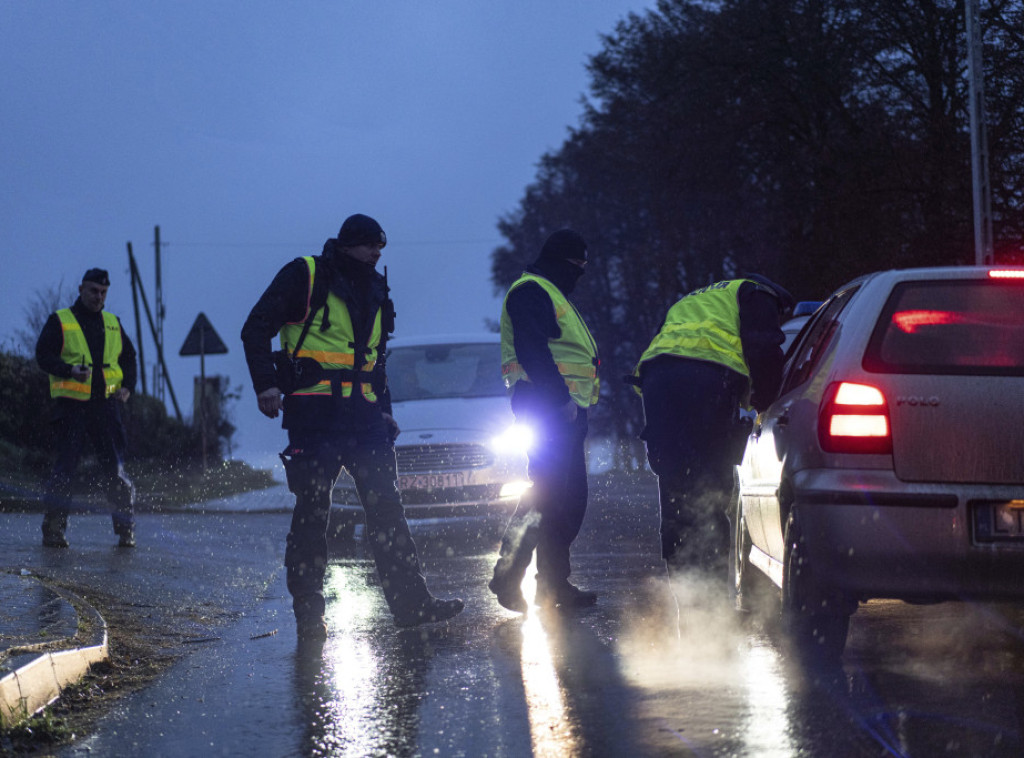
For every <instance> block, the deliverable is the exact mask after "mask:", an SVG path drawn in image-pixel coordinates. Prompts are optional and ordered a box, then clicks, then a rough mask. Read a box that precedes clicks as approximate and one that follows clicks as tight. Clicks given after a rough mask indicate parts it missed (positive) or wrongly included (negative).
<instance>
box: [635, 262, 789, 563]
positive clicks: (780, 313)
mask: <svg viewBox="0 0 1024 758" xmlns="http://www.w3.org/2000/svg"><path fill="white" fill-rule="evenodd" d="M792 307H793V298H792V296H791V295H790V294H789V293H788V292H787V291H786V290H785V289H783V288H782V287H780V286H779V285H777V284H775V283H773V282H771V281H769V280H768V279H766V278H765V277H762V276H760V275H757V274H750V275H746V276H744V277H743V278H740V279H731V280H727V281H721V282H717V283H715V284H712V285H709V286H707V287H702V288H700V289H698V290H695V291H693V292H691V293H690V294H688V295H685V296H684V297H683V298H682V299H680V300H679V301H678V302H677V303H676V304H675V305H673V306H672V307H671V308H670V309H669V311H668V315H667V316H666V317H665V322H664V324H663V325H662V327H661V330H660V331H659V332H658V334H657V335H656V336H655V337H654V339H653V340H652V341H651V344H650V345H649V346H648V348H647V350H646V351H645V352H644V353H643V355H642V356H641V357H640V361H639V363H638V364H637V367H636V371H635V373H634V383H635V384H637V385H638V388H639V391H641V393H642V396H643V406H644V420H645V426H644V430H643V432H642V434H641V437H642V438H643V439H644V441H645V442H646V444H647V459H648V461H649V462H650V465H651V469H652V470H653V471H654V473H655V474H657V475H658V489H659V496H660V501H661V554H662V558H664V560H665V563H666V566H667V568H668V572H669V576H670V577H674V576H677V575H679V574H680V573H682V572H684V571H690V570H698V571H704V572H709V575H710V576H712V577H715V578H716V579H719V580H722V579H724V578H725V577H726V576H727V571H728V557H729V544H730V532H729V521H728V517H727V515H726V513H727V507H728V502H729V497H730V494H731V492H732V488H733V468H734V466H735V465H736V464H737V463H739V461H740V459H741V458H742V454H743V444H744V441H745V439H746V429H747V427H746V426H745V425H744V424H743V423H742V422H741V419H740V411H741V409H746V408H748V407H753V408H754V409H756V410H758V411H760V410H763V409H764V408H766V407H767V406H768V404H769V403H771V402H772V401H773V400H774V399H775V396H776V394H777V393H778V390H779V384H780V382H781V379H782V363H783V355H782V348H781V345H782V342H783V339H784V337H783V334H782V330H781V329H780V323H781V322H782V320H783V319H784V318H785V314H786V313H787V312H788V311H790V310H791V309H792Z"/></svg>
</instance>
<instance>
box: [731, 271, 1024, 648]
mask: <svg viewBox="0 0 1024 758" xmlns="http://www.w3.org/2000/svg"><path fill="white" fill-rule="evenodd" d="M733 524H734V532H735V534H734V537H735V540H734V547H735V549H734V551H733V556H734V560H733V578H734V583H735V588H736V591H737V602H738V605H739V606H740V607H741V608H742V607H743V606H745V605H749V604H750V603H749V602H748V601H749V600H750V598H751V597H752V596H756V594H757V593H756V592H755V590H763V589H764V588H765V587H766V586H767V587H769V588H770V587H772V586H774V587H775V588H777V590H778V593H779V596H780V597H781V601H782V603H781V608H782V614H783V618H784V621H785V622H786V626H787V627H788V628H789V629H790V631H791V633H792V635H793V637H794V639H795V641H796V642H797V643H798V649H799V650H801V651H805V652H806V651H810V652H813V653H816V654H819V655H823V656H829V657H833V658H834V657H838V656H839V655H840V654H841V653H842V650H843V648H844V646H845V642H846V637H847V632H848V629H849V620H850V616H851V615H852V614H853V613H854V612H855V610H856V608H857V606H858V603H860V602H863V601H866V600H868V599H871V598H895V599H901V600H906V601H910V602H934V601H944V600H959V599H968V598H970V599H981V600H1007V599H1020V598H1024V582H1021V579H1020V578H1021V577H1022V576H1024V267H1014V268H1002V269H997V268H982V267H960V268H926V269H911V270H894V271H885V272H879V273H874V274H870V275H868V276H865V277H862V278H860V279H857V280H855V281H853V282H850V283H849V284H847V285H845V286H844V287H841V288H840V289H839V290H838V291H836V292H835V293H834V294H833V295H832V296H831V297H830V298H829V299H828V300H827V301H826V302H825V304H824V305H823V306H822V307H821V308H819V309H818V310H817V311H816V312H815V313H814V315H813V316H811V321H810V322H809V323H808V324H807V326H806V328H804V329H803V331H802V332H801V333H800V335H799V336H798V338H797V341H796V342H795V343H794V345H793V346H792V349H791V350H790V351H789V352H788V353H787V363H786V366H785V370H784V377H783V384H782V388H781V392H780V396H779V398H778V399H777V400H776V401H775V402H774V403H773V404H772V405H771V406H770V407H769V408H768V409H767V410H765V411H764V412H763V413H761V414H759V416H758V417H757V419H756V421H755V423H754V426H753V428H752V431H751V433H750V436H749V438H748V440H747V446H746V450H745V453H744V457H743V461H742V463H741V464H740V466H739V467H738V501H737V504H736V512H735V514H734V520H733ZM764 577H767V578H768V579H770V580H771V582H772V584H771V585H766V584H765V583H764V582H763V579H764ZM759 582H760V584H759Z"/></svg>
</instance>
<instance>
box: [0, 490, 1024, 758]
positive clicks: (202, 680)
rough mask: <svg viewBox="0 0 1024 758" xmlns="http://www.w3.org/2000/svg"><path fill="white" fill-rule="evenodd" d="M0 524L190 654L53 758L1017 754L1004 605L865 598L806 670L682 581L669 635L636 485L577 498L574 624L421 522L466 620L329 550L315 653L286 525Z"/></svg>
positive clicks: (647, 502) (6, 544)
mask: <svg viewBox="0 0 1024 758" xmlns="http://www.w3.org/2000/svg"><path fill="white" fill-rule="evenodd" d="M0 519H2V521H3V528H2V530H0V548H2V549H3V551H4V554H5V556H6V560H5V561H4V563H5V564H6V565H9V566H14V567H22V566H26V567H29V568H31V569H33V570H35V571H37V572H38V573H42V574H49V575H51V576H55V577H60V576H61V575H65V576H74V577H76V579H77V581H78V582H80V583H84V584H88V583H90V582H93V583H95V584H96V585H97V586H98V587H102V588H103V590H104V592H106V593H107V594H109V595H114V596H119V597H122V598H124V599H125V600H126V601H127V602H129V603H131V604H134V605H135V606H136V607H137V608H138V610H139V612H140V613H146V614H149V615H150V616H151V617H152V618H155V619H156V620H158V621H160V622H161V623H164V624H166V625H167V627H168V631H167V634H168V635H169V636H172V637H174V638H175V639H176V640H177V641H179V642H180V641H181V640H186V639H187V640H189V641H190V644H187V645H186V646H185V647H187V654H186V655H185V656H184V657H182V658H181V659H180V660H179V661H178V662H177V663H176V664H175V665H174V666H173V667H172V668H171V669H170V670H169V671H168V672H167V673H166V674H164V675H163V676H162V677H161V678H160V679H159V680H157V682H155V683H154V684H153V685H152V686H150V687H148V688H147V689H145V690H143V691H141V692H139V693H136V694H135V695H132V696H129V697H127V698H125V699H123V700H122V701H121V702H120V703H119V705H118V706H117V707H116V708H115V709H114V710H113V711H112V712H111V713H110V714H109V715H108V716H107V717H105V718H104V719H103V720H101V722H100V723H99V727H98V731H97V733H96V734H94V735H92V736H90V737H87V738H84V739H82V740H80V741H78V742H77V743H75V744H74V745H72V746H70V747H68V748H65V749H64V750H62V751H61V752H59V753H58V755H62V756H86V755H89V756H96V755H104V756H106V755H118V756H193V755H203V756H215V755H228V756H236V755H238V756H301V755H343V756H370V755H396V756H414V755H417V756H418V755H425V756H430V755H439V756H530V755H537V756H575V755H580V756H586V755H596V756H605V755H608V756H691V755H692V756H757V757H758V758H760V757H762V756H829V757H833V756H840V757H841V756H891V755H896V756H939V755H949V756H1003V755H1006V756H1011V755H1013V756H1018V755H1021V754H1022V752H1024V742H1022V739H1021V728H1022V724H1024V640H1022V631H1021V630H1022V628H1024V612H1022V611H1021V609H1019V608H1013V607H1007V606H967V605H960V604H945V605H939V606H928V607H912V606H907V605H904V604H901V603H893V602H875V603H871V604H869V605H868V606H866V607H862V608H861V610H860V611H858V613H857V615H856V616H855V617H854V620H853V623H852V625H851V637H850V644H849V646H848V649H847V653H846V656H845V657H844V662H843V668H842V670H841V671H833V672H825V673H824V674H823V673H821V672H814V673H811V674H809V673H808V672H805V671H802V670H800V669H799V668H797V667H796V666H794V665H793V664H791V663H790V662H789V659H788V657H787V655H786V653H785V646H784V643H783V641H782V640H781V639H779V638H778V637H777V636H776V635H775V634H774V632H773V631H772V627H771V624H769V623H764V622H762V621H760V620H758V619H750V618H746V619H737V618H736V617H735V616H734V614H733V613H732V612H731V611H730V609H729V608H727V607H723V606H721V605H717V604H716V603H714V602H712V601H711V599H710V598H709V597H708V596H707V595H706V594H705V593H703V592H702V591H701V590H700V588H695V587H692V586H691V587H681V588H678V589H679V591H680V594H681V595H682V596H683V597H684V600H685V601H686V607H685V608H684V612H683V614H682V616H681V618H680V620H679V622H678V624H677V623H676V618H675V607H674V603H673V601H672V598H671V594H670V593H669V591H668V588H667V586H666V584H665V580H664V578H663V573H662V571H661V566H660V561H659V560H658V559H657V555H656V550H657V518H656V503H655V501H654V500H653V493H652V491H651V490H650V489H649V488H642V489H623V488H621V487H619V488H614V487H613V488H611V489H608V490H604V489H602V488H600V487H598V488H596V491H595V494H594V498H593V506H592V509H591V513H590V514H589V515H588V520H587V523H586V524H585V525H584V533H583V534H582V535H581V538H580V540H579V542H578V546H577V550H576V551H575V558H574V567H575V569H574V571H575V573H574V576H575V579H576V580H577V581H578V583H579V584H581V585H582V586H585V587H587V588H592V589H596V590H597V591H598V592H599V593H600V595H601V599H600V601H599V603H598V605H597V606H596V607H594V608H592V609H588V610H586V611H582V612H579V613H576V614H570V615H565V614H537V613H534V614H532V615H531V616H529V617H528V618H527V619H525V620H523V619H521V618H520V617H518V616H514V615H513V614H510V613H508V612H506V611H504V610H502V609H501V608H500V607H499V606H497V605H496V604H495V603H494V602H493V600H492V599H491V597H490V596H489V594H488V593H487V591H486V586H485V585H486V580H487V578H488V576H489V573H490V568H491V565H492V560H493V551H494V548H495V545H496V540H497V537H498V535H499V532H500V524H495V523H487V522H479V521H478V522H471V523H464V524H461V525H459V526H457V527H444V526H441V525H439V524H437V523H428V524H422V525H417V526H416V527H415V532H414V533H415V535H416V538H417V542H418V544H419V546H420V550H421V556H422V558H423V562H424V567H425V573H426V575H427V578H428V582H429V584H430V586H431V588H432V590H433V591H434V592H435V593H436V594H438V595H441V596H453V595H458V596H460V597H463V598H464V599H465V600H466V603H467V609H466V611H465V612H464V613H463V614H462V615H461V616H459V617H458V618H457V619H455V620H454V621H453V622H451V623H449V624H447V625H440V626H434V627H426V628H423V629H420V630H403V631H399V630H396V629H394V627H393V626H391V624H390V623H389V617H388V614H387V611H386V607H385V606H384V602H383V599H382V598H381V595H380V592H379V587H377V586H376V580H375V575H374V572H373V568H372V564H371V563H370V562H369V560H368V559H367V558H366V557H365V556H364V555H363V553H362V551H361V549H359V548H349V549H347V550H342V551H341V554H340V555H339V556H338V558H336V560H335V561H334V562H333V563H332V565H331V567H330V572H329V592H330V599H329V608H328V623H329V626H330V630H331V635H330V638H329V639H328V641H327V643H326V644H325V645H324V646H323V648H322V649H303V648H300V647H299V646H297V644H296V639H295V633H294V628H293V625H292V619H291V615H290V610H289V604H288V600H287V598H286V591H285V587H284V579H283V571H282V569H281V567H280V562H281V559H282V554H283V541H284V534H285V532H286V531H287V524H288V515H287V514H285V513H270V514H255V513H247V514H212V513H208V514H205V515H203V514H163V515H158V514H143V515H142V516H141V517H140V519H139V529H138V532H139V548H138V549H137V550H136V551H134V552H129V553H128V554H127V555H125V554H124V553H125V551H118V550H116V549H114V548H113V540H112V538H111V535H110V534H109V521H107V520H106V519H101V518H100V517H77V518H75V517H73V519H74V520H73V525H72V530H71V534H70V535H69V536H70V537H71V539H72V542H73V546H72V548H71V550H69V551H67V552H66V553H64V552H62V553H55V552H54V551H43V550H42V549H41V548H39V547H37V534H38V516H37V515H35V514H26V515H23V514H3V515H2V516H0ZM528 589H529V588H527V590H528ZM527 596H528V597H529V592H528V593H527ZM686 598H689V599H688V600H686ZM271 632H276V633H274V634H269V633H271ZM267 635H269V636H267ZM204 639H205V640H207V641H205V642H203V641H201V640H204Z"/></svg>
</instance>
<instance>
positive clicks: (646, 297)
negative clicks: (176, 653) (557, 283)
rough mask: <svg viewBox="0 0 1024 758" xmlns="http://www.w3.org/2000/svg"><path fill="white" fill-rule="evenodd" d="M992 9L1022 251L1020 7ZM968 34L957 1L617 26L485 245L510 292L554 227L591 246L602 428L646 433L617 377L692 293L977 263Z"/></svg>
mask: <svg viewBox="0 0 1024 758" xmlns="http://www.w3.org/2000/svg"><path fill="white" fill-rule="evenodd" d="M981 5H982V15H981V28H982V30H983V36H984V62H985V95H986V109H987V117H988V145H989V152H990V172H991V183H992V212H993V219H994V232H995V234H994V236H995V240H996V255H997V260H998V261H1002V262H1024V259H1022V258H1021V252H1020V251H1021V249H1022V237H1024V210H1022V202H1021V200H1022V191H1024V187H1022V181H1024V0H993V2H984V1H983V2H982V4H981ZM964 27H965V24H964V7H963V3H962V2H954V1H952V0H795V1H794V0H723V1H721V2H715V1H713V0H709V1H708V2H692V1H688V0H662V2H659V3H658V5H657V8H656V10H654V11H650V12H647V13H645V14H644V15H630V16H629V17H628V18H626V19H625V20H624V21H622V22H620V23H619V25H618V26H617V27H616V29H615V31H614V33H613V34H611V35H608V36H607V37H605V38H604V40H603V49H602V51H601V52H600V53H598V54H597V55H595V56H594V57H593V58H592V59H591V60H590V62H589V65H588V70H589V73H590V80H591V82H590V97H589V98H588V99H587V100H586V101H585V102H584V106H583V107H584V113H583V116H582V118H581V121H580V125H579V126H578V128H576V129H573V130H571V131H570V134H569V136H568V138H567V139H566V141H565V143H564V144H563V145H562V146H561V147H560V148H559V149H558V150H557V151H555V152H553V153H550V154H547V155H545V156H543V157H542V159H541V161H540V164H539V168H538V172H537V177H536V180H535V182H534V183H533V184H532V185H530V186H529V187H528V188H527V189H526V192H525V194H524V196H523V198H522V200H521V202H520V204H519V207H518V208H517V209H516V210H515V211H513V212H511V213H509V214H508V215H506V216H505V217H503V218H502V219H501V220H500V221H499V224H498V227H499V231H500V232H501V234H502V236H503V237H504V238H505V239H506V240H507V242H506V244H504V245H503V246H501V247H499V248H498V249H496V250H495V251H494V252H493V254H492V279H493V282H494V284H495V287H496V289H497V290H498V291H499V292H504V290H505V288H506V287H507V286H508V285H509V284H510V283H511V282H512V281H514V279H515V278H516V277H517V276H518V275H519V273H520V271H521V270H522V269H523V267H524V265H525V264H526V263H528V262H530V261H532V259H533V258H534V257H535V255H536V252H537V251H538V250H539V248H540V245H541V243H542V242H543V240H544V239H545V238H546V236H547V235H548V234H549V233H550V232H552V231H554V230H555V229H558V228H560V227H563V226H570V227H573V228H575V229H577V230H579V231H580V232H582V233H583V235H584V236H585V237H586V238H587V240H588V242H589V244H590V251H591V257H592V263H591V264H590V266H588V268H587V275H586V276H585V277H583V279H582V280H581V281H580V284H579V286H578V288H577V291H576V293H575V294H574V299H575V300H576V301H577V303H578V304H579V305H580V306H581V311H582V312H583V313H584V315H585V317H586V319H587V321H588V323H589V324H590V326H591V329H592V331H593V332H594V335H595V337H596V338H597V341H598V343H599V347H600V350H601V354H602V369H601V376H602V379H603V382H604V386H603V388H602V402H601V404H600V405H599V406H598V407H597V409H596V412H595V414H594V417H593V418H594V425H595V428H596V429H597V430H598V431H599V432H601V433H614V434H617V435H618V436H620V437H622V438H623V439H629V438H631V437H634V436H635V435H636V433H637V432H638V431H639V427H640V424H641V421H642V413H641V411H640V406H639V403H638V401H637V400H636V398H635V397H634V396H633V393H632V391H631V390H630V389H629V388H627V387H626V386H625V385H624V384H623V383H622V381H621V377H622V376H623V375H625V374H628V373H629V372H630V371H631V370H632V368H633V365H634V364H635V362H636V360H637V359H638V358H639V356H640V353H641V352H642V351H643V349H644V348H645V347H646V345H647V343H648V341H649V340H650V338H651V337H652V335H653V334H654V333H655V332H656V331H657V329H658V328H659V326H660V324H661V319H662V318H663V316H664V314H665V312H666V310H667V309H668V307H669V306H670V305H671V304H672V303H673V302H675V300H676V299H678V298H679V297H680V296H681V295H682V294H683V293H685V292H688V291H689V290H691V289H694V288H696V287H698V286H702V285H704V284H707V283H709V282H712V281H715V280H717V279H720V278H725V277H730V276H734V275H736V274H738V273H740V272H743V271H757V272H761V273H763V274H765V275H767V276H770V277H772V278H773V279H776V280H778V281H779V282H780V283H781V284H783V285H785V286H786V287H788V288H789V289H790V290H791V291H792V292H793V293H794V294H795V295H796V297H797V298H798V299H809V300H810V299H813V300H819V299H822V298H824V297H825V296H826V295H828V293H829V292H830V291H832V290H833V289H834V288H835V287H837V286H839V285H841V284H843V283H844V282H846V281H848V280H850V279H852V278H854V277H856V276H858V275H860V274H863V273H866V272H868V271H872V270H876V269H886V268H893V267H907V266H922V265H945V264H966V263H973V261H974V241H973V239H974V231H973V220H972V190H971V144H970V126H969V116H968V79H967V44H966V35H965V31H964Z"/></svg>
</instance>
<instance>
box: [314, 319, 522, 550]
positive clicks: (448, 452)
mask: <svg viewBox="0 0 1024 758" xmlns="http://www.w3.org/2000/svg"><path fill="white" fill-rule="evenodd" d="M386 365H387V375H388V386H389V387H390V390H391V401H392V411H393V415H394V417H395V420H396V421H397V422H398V425H399V427H400V428H401V434H400V435H399V437H398V439H397V440H396V442H395V453H396V456H397V462H398V486H399V489H401V491H402V501H403V503H404V504H405V510H406V516H407V517H408V518H409V519H419V518H448V517H453V516H474V515H484V516H487V515H501V516H504V517H507V516H510V515H511V513H512V510H513V509H514V508H515V506H516V504H517V502H518V500H519V496H520V495H521V494H522V493H523V491H524V490H525V489H526V488H527V487H528V486H529V480H528V479H527V475H526V447H527V445H528V442H529V440H528V434H529V432H528V430H526V429H524V428H522V427H520V426H518V425H517V424H516V423H515V420H514V417H513V415H512V411H511V409H510V407H509V400H508V396H507V393H506V390H505V386H504V384H503V382H502V377H501V341H500V337H499V336H498V335H497V334H493V333H483V334H478V335H449V336H438V337H429V338H395V339H393V340H390V341H389V342H388V346H387V355H386ZM332 499H333V502H334V507H333V512H332V516H331V523H332V528H333V530H334V532H335V536H336V537H337V536H341V537H344V536H350V535H351V530H352V528H353V527H354V525H355V524H356V523H357V522H361V521H362V519H363V516H362V508H361V507H360V505H359V499H358V497H357V495H356V491H355V485H354V483H353V482H352V479H351V478H350V477H349V476H348V475H347V474H343V475H342V477H341V479H340V480H339V483H338V485H337V486H336V487H335V490H334V494H333V498H332Z"/></svg>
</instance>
